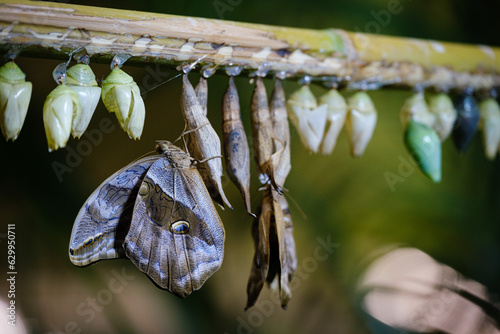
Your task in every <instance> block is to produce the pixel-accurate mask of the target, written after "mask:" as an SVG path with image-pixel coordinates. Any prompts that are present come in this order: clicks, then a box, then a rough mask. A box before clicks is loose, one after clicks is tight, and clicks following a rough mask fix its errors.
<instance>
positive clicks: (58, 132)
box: [43, 84, 81, 152]
mask: <svg viewBox="0 0 500 334" xmlns="http://www.w3.org/2000/svg"><path fill="white" fill-rule="evenodd" d="M80 113H81V106H80V99H79V97H78V94H77V93H76V92H75V91H74V90H72V89H71V88H69V87H68V86H66V85H65V84H61V85H59V86H57V87H56V88H55V89H54V90H53V91H52V92H50V94H49V95H48V96H47V98H46V99H45V103H44V105H43V123H44V126H45V134H46V136H47V144H48V146H49V152H51V151H54V150H57V149H59V148H62V147H65V146H66V143H67V142H68V139H69V136H70V133H71V125H72V123H73V119H74V118H75V117H76V115H79V114H80Z"/></svg>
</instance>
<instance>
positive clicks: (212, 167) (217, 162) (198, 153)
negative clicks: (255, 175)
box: [181, 74, 232, 208]
mask: <svg viewBox="0 0 500 334" xmlns="http://www.w3.org/2000/svg"><path fill="white" fill-rule="evenodd" d="M182 81H183V85H182V94H181V109H182V114H183V116H184V121H185V122H186V133H185V138H186V143H187V147H188V150H189V153H190V155H191V156H192V157H193V158H195V159H197V160H199V161H202V162H203V163H202V164H200V166H199V170H200V174H201V176H202V177H203V181H205V184H206V186H207V189H208V191H209V193H210V196H211V197H212V198H213V199H214V200H215V201H216V202H217V203H218V204H219V205H221V206H223V205H224V204H223V203H225V204H226V205H227V206H228V207H230V208H232V207H231V204H230V203H229V201H228V200H227V198H226V195H225V194H224V190H223V189H222V182H221V178H222V161H221V157H222V154H221V153H222V150H221V143H220V139H219V136H218V135H217V132H215V130H214V128H213V127H212V125H211V124H210V121H209V120H208V118H207V117H206V116H205V115H204V111H203V108H202V106H201V105H200V101H199V99H198V96H197V95H196V93H195V91H194V88H193V85H191V82H190V81H189V79H188V77H187V74H184V75H183V77H182Z"/></svg>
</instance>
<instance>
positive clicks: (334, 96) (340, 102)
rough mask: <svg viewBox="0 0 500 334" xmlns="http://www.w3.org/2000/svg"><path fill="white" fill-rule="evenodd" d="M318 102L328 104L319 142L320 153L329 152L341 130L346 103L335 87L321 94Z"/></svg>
mask: <svg viewBox="0 0 500 334" xmlns="http://www.w3.org/2000/svg"><path fill="white" fill-rule="evenodd" d="M318 103H319V104H320V105H323V104H326V105H327V106H328V109H327V114H326V120H327V129H326V132H325V137H324V138H323V142H322V144H321V153H323V154H331V153H332V152H333V149H334V148H335V144H336V143H337V138H338V136H339V134H340V130H342V127H343V126H344V123H345V119H346V116H347V104H346V102H345V99H344V97H343V96H342V95H340V93H339V92H338V91H337V90H336V89H330V90H329V91H328V92H326V93H325V94H323V95H322V96H321V97H320V98H319V100H318Z"/></svg>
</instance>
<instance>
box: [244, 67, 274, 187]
mask: <svg viewBox="0 0 500 334" xmlns="http://www.w3.org/2000/svg"><path fill="white" fill-rule="evenodd" d="M250 109H251V121H252V139H253V150H254V157H255V161H256V162H257V169H258V170H259V173H260V175H259V180H260V182H261V183H266V182H267V181H268V180H269V175H270V174H271V172H270V167H271V166H270V162H271V156H272V154H273V137H274V133H273V128H272V123H271V113H270V112H269V104H268V100H267V93H266V87H265V86H264V83H263V82H262V78H261V77H258V78H257V82H256V84H255V88H254V91H253V94H252V102H251V105H250Z"/></svg>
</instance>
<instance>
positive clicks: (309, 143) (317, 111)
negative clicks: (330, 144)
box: [286, 85, 328, 153]
mask: <svg viewBox="0 0 500 334" xmlns="http://www.w3.org/2000/svg"><path fill="white" fill-rule="evenodd" d="M286 105H287V109H288V115H289V117H290V120H291V121H292V123H293V125H294V126H295V128H296V129H297V131H298V132H299V136H300V140H301V141H302V144H304V146H305V148H306V150H308V151H310V152H315V153H316V152H318V149H319V145H320V144H321V140H322V139H323V135H324V133H325V126H326V114H327V109H328V107H327V106H326V105H321V106H319V107H318V103H317V101H316V98H315V97H314V95H313V94H312V92H311V90H310V88H309V86H307V85H306V86H302V87H301V88H300V89H299V90H297V91H296V92H294V93H293V94H292V95H290V97H289V98H288V101H287V103H286Z"/></svg>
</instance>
